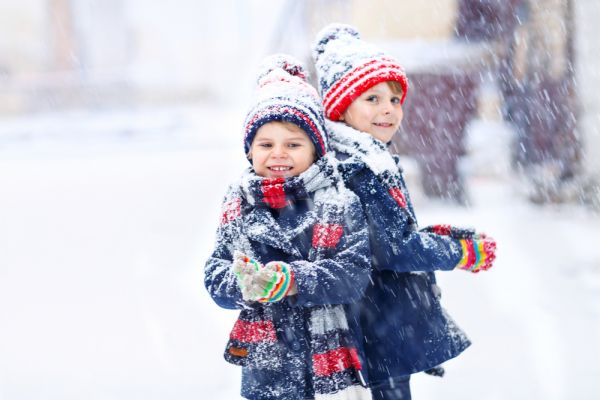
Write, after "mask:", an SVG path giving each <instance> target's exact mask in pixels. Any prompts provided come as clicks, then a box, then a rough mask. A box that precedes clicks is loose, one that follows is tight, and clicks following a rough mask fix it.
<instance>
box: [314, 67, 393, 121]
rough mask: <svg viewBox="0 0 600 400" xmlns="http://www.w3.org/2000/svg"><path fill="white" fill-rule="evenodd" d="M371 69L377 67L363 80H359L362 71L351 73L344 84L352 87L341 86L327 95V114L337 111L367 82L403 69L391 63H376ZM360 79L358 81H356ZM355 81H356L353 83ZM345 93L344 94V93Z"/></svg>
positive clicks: (325, 102)
mask: <svg viewBox="0 0 600 400" xmlns="http://www.w3.org/2000/svg"><path fill="white" fill-rule="evenodd" d="M369 67H375V69H374V70H373V71H371V72H368V73H367V74H366V75H364V76H363V77H361V78H358V77H359V75H360V73H361V72H364V71H362V70H361V69H357V70H354V71H351V75H349V76H350V78H349V79H348V80H347V81H346V82H344V83H345V84H346V85H347V84H348V83H350V86H346V85H340V86H338V87H337V88H336V90H335V92H330V93H327V94H325V96H324V104H323V105H324V107H325V110H326V111H327V112H329V110H332V109H335V108H336V107H337V105H338V104H339V103H340V102H341V101H342V100H343V99H344V98H346V97H347V96H348V95H349V94H350V93H352V92H353V91H355V90H356V89H358V88H359V87H360V86H362V85H363V84H364V82H365V81H367V80H369V79H372V78H374V77H377V76H384V77H385V76H388V75H390V73H392V72H394V73H396V74H398V73H402V69H399V67H398V66H389V63H386V64H384V63H374V64H372V65H370V66H369ZM355 79H358V80H355ZM353 80H355V81H353ZM342 91H343V93H342Z"/></svg>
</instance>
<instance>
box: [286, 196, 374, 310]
mask: <svg viewBox="0 0 600 400" xmlns="http://www.w3.org/2000/svg"><path fill="white" fill-rule="evenodd" d="M349 195H350V196H351V198H352V199H353V201H352V202H351V203H350V204H349V205H348V206H347V208H346V210H345V213H344V221H343V222H342V224H343V228H342V229H343V231H342V234H341V236H339V232H336V229H335V227H334V228H332V227H321V228H322V229H324V231H323V232H321V235H319V233H316V235H318V236H317V237H315V232H313V241H312V248H311V251H313V252H317V253H319V252H321V254H320V256H319V257H317V259H318V261H315V262H308V261H294V262H291V264H290V265H291V267H292V270H293V271H294V278H295V282H296V286H297V288H298V293H297V294H296V295H294V296H290V298H289V301H290V303H291V304H292V305H294V306H304V307H310V306H313V305H325V304H349V303H354V302H356V301H358V300H359V299H361V298H362V296H363V294H364V291H365V289H366V287H367V284H368V282H369V276H370V274H371V253H370V249H369V241H368V230H367V224H366V217H365V215H364V213H363V210H362V208H361V206H360V202H359V200H358V198H357V197H355V196H354V195H352V194H351V193H349ZM338 236H339V237H338ZM336 239H337V240H336ZM321 256H322V257H321Z"/></svg>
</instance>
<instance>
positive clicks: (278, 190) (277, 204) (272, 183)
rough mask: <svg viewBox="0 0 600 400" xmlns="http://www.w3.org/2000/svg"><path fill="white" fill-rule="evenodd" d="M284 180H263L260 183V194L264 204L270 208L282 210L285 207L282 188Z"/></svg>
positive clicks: (285, 202)
mask: <svg viewBox="0 0 600 400" xmlns="http://www.w3.org/2000/svg"><path fill="white" fill-rule="evenodd" d="M284 182H285V179H284V178H273V179H264V180H263V181H262V187H261V189H262V193H263V198H264V201H265V203H267V204H268V205H269V207H271V208H283V207H285V206H287V200H286V198H285V190H284V188H283V183H284Z"/></svg>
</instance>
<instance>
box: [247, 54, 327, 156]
mask: <svg viewBox="0 0 600 400" xmlns="http://www.w3.org/2000/svg"><path fill="white" fill-rule="evenodd" d="M260 70H261V72H260V73H259V75H258V87H257V89H256V99H255V102H254V105H253V106H252V108H251V109H250V111H249V112H248V115H247V116H246V122H245V124H244V126H245V137H244V150H245V152H246V154H248V152H249V151H250V146H251V145H252V141H253V140H254V136H256V132H257V131H258V129H259V128H260V127H261V126H263V125H264V124H266V123H267V122H272V121H281V122H291V123H293V124H296V125H298V126H299V127H300V128H302V129H303V130H304V131H305V132H306V134H307V135H308V137H309V139H310V140H311V141H312V143H313V144H314V146H315V150H316V152H317V158H320V157H322V156H323V155H324V154H325V153H326V152H327V148H328V146H327V137H326V134H325V128H324V119H323V106H322V104H321V99H320V97H319V95H318V93H317V91H316V90H315V88H313V87H312V86H311V85H310V84H309V83H308V82H307V81H306V78H307V72H306V70H305V69H304V67H303V66H302V64H301V63H300V62H299V61H298V60H296V59H295V58H293V57H291V56H288V55H285V54H275V55H272V56H269V57H267V58H265V60H264V61H263V63H262V66H261V68H260Z"/></svg>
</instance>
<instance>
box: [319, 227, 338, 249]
mask: <svg viewBox="0 0 600 400" xmlns="http://www.w3.org/2000/svg"><path fill="white" fill-rule="evenodd" d="M343 233H344V228H343V227H342V226H341V225H338V224H315V226H314V228H313V236H312V247H314V248H319V247H321V248H323V247H326V248H334V247H335V246H337V244H338V242H339V241H340V239H341V237H342V235H343Z"/></svg>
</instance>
